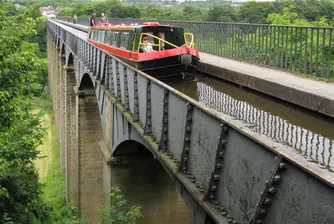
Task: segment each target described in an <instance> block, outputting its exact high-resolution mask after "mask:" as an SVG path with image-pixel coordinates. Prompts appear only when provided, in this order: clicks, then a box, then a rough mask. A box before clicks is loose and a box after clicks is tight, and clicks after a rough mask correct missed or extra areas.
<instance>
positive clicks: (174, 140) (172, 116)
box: [168, 92, 187, 160]
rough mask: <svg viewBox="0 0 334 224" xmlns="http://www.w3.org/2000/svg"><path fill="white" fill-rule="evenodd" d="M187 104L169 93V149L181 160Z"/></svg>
mask: <svg viewBox="0 0 334 224" xmlns="http://www.w3.org/2000/svg"><path fill="white" fill-rule="evenodd" d="M186 104H187V102H186V101H185V100H183V99H182V98H179V97H178V96H176V95H175V94H174V93H172V92H170V93H169V103H168V149H169V150H170V151H171V152H172V153H173V155H174V156H175V157H176V158H177V159H178V160H180V159H181V155H182V149H183V141H184V130H185V125H186V116H187V105H186Z"/></svg>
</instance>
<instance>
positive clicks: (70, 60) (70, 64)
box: [66, 52, 74, 69]
mask: <svg viewBox="0 0 334 224" xmlns="http://www.w3.org/2000/svg"><path fill="white" fill-rule="evenodd" d="M66 67H68V68H73V69H74V56H73V53H72V52H71V53H69V55H68V58H67V62H66Z"/></svg>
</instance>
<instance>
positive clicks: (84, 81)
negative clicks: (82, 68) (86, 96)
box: [78, 73, 94, 90]
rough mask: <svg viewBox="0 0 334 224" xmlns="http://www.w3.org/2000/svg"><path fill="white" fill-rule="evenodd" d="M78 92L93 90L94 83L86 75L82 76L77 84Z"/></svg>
mask: <svg viewBox="0 0 334 224" xmlns="http://www.w3.org/2000/svg"><path fill="white" fill-rule="evenodd" d="M78 89H79V90H94V83H93V80H92V78H91V77H90V75H89V74H88V73H85V74H83V75H82V78H81V80H80V83H79V88H78Z"/></svg>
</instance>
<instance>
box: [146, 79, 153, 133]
mask: <svg viewBox="0 0 334 224" xmlns="http://www.w3.org/2000/svg"><path fill="white" fill-rule="evenodd" d="M146 83H147V84H146V122H145V129H144V135H148V134H150V133H152V119H151V117H152V113H151V80H149V79H147V80H146Z"/></svg>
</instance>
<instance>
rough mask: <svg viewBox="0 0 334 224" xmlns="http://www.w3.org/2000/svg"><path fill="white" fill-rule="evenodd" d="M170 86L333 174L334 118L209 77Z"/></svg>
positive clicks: (198, 77) (201, 76)
mask: <svg viewBox="0 0 334 224" xmlns="http://www.w3.org/2000/svg"><path fill="white" fill-rule="evenodd" d="M168 84H170V85H171V86H172V87H173V88H175V89H177V90H179V91H180V92H182V93H184V94H186V95H188V96H189V97H191V98H193V99H195V100H197V101H199V102H201V103H203V104H205V105H206V106H208V107H210V108H213V109H216V110H217V111H219V112H222V113H224V114H227V115H229V116H231V117H233V118H235V119H238V120H242V121H244V122H245V123H246V125H247V126H248V127H249V128H251V129H252V130H254V131H256V132H258V133H261V134H263V135H265V136H267V137H270V138H271V139H273V140H274V141H276V142H280V143H282V144H284V145H288V146H290V147H293V148H295V149H296V150H297V151H298V152H299V153H300V154H302V155H304V156H305V157H306V158H307V159H309V160H310V161H312V162H316V163H319V164H321V165H322V166H323V167H324V168H326V169H328V170H331V171H334V161H333V148H334V141H333V140H334V131H333V130H334V120H333V119H331V118H328V117H325V116H321V115H319V114H316V113H314V112H311V111H308V110H305V109H302V108H300V107H298V106H295V105H291V104H289V103H286V102H284V101H282V100H279V99H274V98H272V97H268V96H266V95H264V94H261V93H257V92H255V91H252V90H249V89H246V88H241V87H239V86H237V85H234V84H231V83H228V82H224V81H222V80H220V79H217V78H213V77H209V76H204V75H198V76H197V81H195V82H191V83H168Z"/></svg>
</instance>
